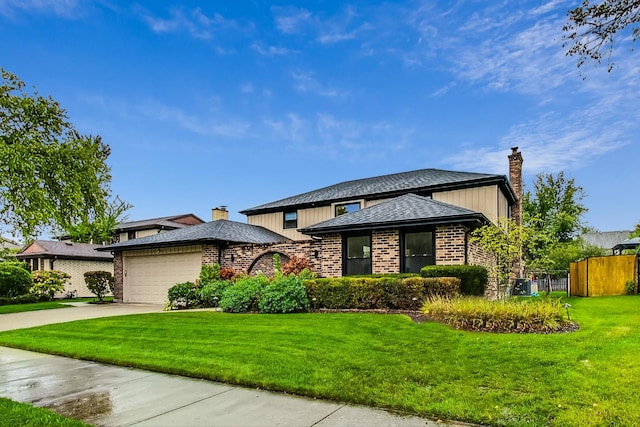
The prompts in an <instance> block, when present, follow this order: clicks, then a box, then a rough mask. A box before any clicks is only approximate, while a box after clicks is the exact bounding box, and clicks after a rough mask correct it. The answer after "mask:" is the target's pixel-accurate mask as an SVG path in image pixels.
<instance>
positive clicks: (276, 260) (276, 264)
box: [273, 253, 282, 276]
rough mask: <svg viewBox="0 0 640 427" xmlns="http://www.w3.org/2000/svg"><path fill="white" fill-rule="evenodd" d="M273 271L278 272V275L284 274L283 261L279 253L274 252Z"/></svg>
mask: <svg viewBox="0 0 640 427" xmlns="http://www.w3.org/2000/svg"><path fill="white" fill-rule="evenodd" d="M273 271H275V272H276V276H282V261H281V260H280V254H278V253H275V254H273Z"/></svg>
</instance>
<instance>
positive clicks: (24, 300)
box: [0, 294, 40, 305]
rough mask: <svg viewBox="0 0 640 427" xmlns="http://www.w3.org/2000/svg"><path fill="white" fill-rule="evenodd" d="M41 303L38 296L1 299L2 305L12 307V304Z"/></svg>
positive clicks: (27, 295) (29, 295)
mask: <svg viewBox="0 0 640 427" xmlns="http://www.w3.org/2000/svg"><path fill="white" fill-rule="evenodd" d="M38 301H40V300H39V298H38V297H37V296H36V295H33V294H25V295H19V296H17V297H12V298H9V297H0V305H12V304H32V303H34V302H38Z"/></svg>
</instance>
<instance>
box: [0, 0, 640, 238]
mask: <svg viewBox="0 0 640 427" xmlns="http://www.w3.org/2000/svg"><path fill="white" fill-rule="evenodd" d="M579 3H580V1H579V0H573V1H562V0H550V1H548V2H544V1H524V0H519V1H511V2H503V1H500V2H497V1H493V0H488V1H471V0H470V1H438V2H433V1H430V2H429V1H424V2H419V1H398V2H395V1H394V2H383V3H376V2H372V1H353V2H348V3H347V2H339V1H318V2H291V3H286V2H262V1H220V0H218V1H199V2H197V1H140V2H138V3H130V2H125V1H116V0H97V1H88V0H86V1H83V0H0V40H2V43H1V44H0V66H1V67H3V68H5V69H7V70H9V71H11V72H13V73H15V74H17V75H18V76H19V77H20V78H21V79H22V80H24V81H25V82H26V83H27V84H28V85H32V86H35V87H36V89H37V90H38V91H39V92H40V93H41V94H48V95H51V96H52V97H53V98H55V99H56V100H58V101H59V102H60V103H61V104H62V106H63V107H64V108H65V109H66V110H67V111H68V113H69V115H70V118H71V121H72V122H73V123H74V124H75V125H76V127H77V128H78V130H79V131H80V132H81V133H84V134H92V135H101V136H102V138H103V140H104V141H105V142H106V143H108V144H109V145H110V146H111V148H112V151H113V154H112V156H111V157H110V159H109V163H110V166H111V167H112V175H113V182H112V189H113V191H114V193H116V194H119V195H120V196H121V197H122V198H123V199H124V200H126V201H128V202H130V203H132V204H133V205H134V208H133V209H132V210H131V211H129V219H130V220H135V219H144V218H150V217H156V216H164V215H172V214H181V213H188V212H192V213H194V214H196V215H198V216H200V217H201V218H203V219H204V220H210V217H211V213H210V210H211V208H213V207H215V206H219V205H227V206H228V207H229V210H230V219H233V220H237V221H242V222H244V221H245V217H244V216H242V215H240V214H239V213H238V211H240V210H243V209H246V208H250V207H253V206H256V205H259V204H262V203H266V202H270V201H274V200H277V199H280V198H283V197H287V196H291V195H294V194H298V193H302V192H305V191H309V190H313V189H316V188H320V187H323V186H326V185H331V184H334V183H337V182H341V181H345V180H351V179H358V178H365V177H370V176H376V175H382V174H387V173H394V172H401V171H408V170H415V169H421V168H429V167H434V168H441V169H451V170H462V171H479V172H488V173H500V174H507V173H508V169H507V154H508V153H509V152H510V147H512V146H519V147H520V148H521V151H522V153H523V157H524V171H525V185H526V188H527V189H530V188H531V182H532V180H533V178H534V177H535V175H536V174H537V173H539V172H551V173H557V172H559V171H564V172H565V173H566V174H567V175H568V176H569V177H572V178H575V180H576V182H577V184H578V185H581V186H582V187H583V188H584V190H585V192H586V194H587V198H586V199H585V200H584V203H585V204H586V205H587V207H588V208H589V213H588V214H587V216H586V220H587V222H588V223H589V224H590V225H592V226H594V227H596V228H598V229H600V230H601V231H610V230H621V229H631V228H633V226H634V225H635V224H636V223H637V222H638V221H640V197H639V196H638V192H639V190H638V183H640V167H639V166H638V160H639V159H640V148H639V144H638V141H637V135H638V130H639V129H638V125H639V123H640V121H639V120H638V115H639V114H640V97H638V93H639V90H638V89H639V88H638V83H639V77H640V52H631V51H630V49H629V47H628V46H621V49H620V50H619V51H617V52H616V54H615V55H614V60H615V62H616V64H617V66H616V67H615V68H614V70H613V71H612V72H611V73H607V69H606V68H607V67H606V64H605V65H602V66H600V67H594V66H592V65H586V66H585V67H584V68H583V69H582V75H581V74H580V72H579V71H578V70H577V68H576V59H575V58H570V57H566V56H565V55H564V51H563V48H562V26H563V24H564V22H565V16H566V11H567V10H568V9H569V8H571V7H575V6H576V5H578V4H579Z"/></svg>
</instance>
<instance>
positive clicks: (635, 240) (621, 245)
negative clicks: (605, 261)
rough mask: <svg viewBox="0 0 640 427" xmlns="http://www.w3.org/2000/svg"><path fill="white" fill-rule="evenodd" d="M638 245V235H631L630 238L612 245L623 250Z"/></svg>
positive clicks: (639, 238)
mask: <svg viewBox="0 0 640 427" xmlns="http://www.w3.org/2000/svg"><path fill="white" fill-rule="evenodd" d="M638 246H640V237H633V238H631V239H627V240H625V241H624V242H620V243H618V244H617V245H615V246H614V247H613V249H614V250H618V249H619V250H623V249H635V248H637V247H638Z"/></svg>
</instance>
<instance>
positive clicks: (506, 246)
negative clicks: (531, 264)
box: [469, 218, 531, 288]
mask: <svg viewBox="0 0 640 427" xmlns="http://www.w3.org/2000/svg"><path fill="white" fill-rule="evenodd" d="M530 231H531V230H530V229H529V228H527V227H524V226H521V225H518V224H516V222H515V221H514V220H513V219H511V218H509V219H507V218H500V219H499V226H496V225H494V224H489V225H485V226H482V227H480V228H477V229H475V230H473V231H472V232H471V238H470V239H469V242H470V243H477V244H478V245H480V247H481V248H482V249H484V250H485V251H487V252H491V253H493V254H495V257H496V263H495V265H494V266H491V267H490V270H491V274H492V275H493V276H494V277H497V278H498V281H499V283H500V284H501V285H502V287H503V288H506V286H508V284H509V278H510V276H511V272H512V271H513V269H514V267H515V266H516V265H517V264H518V263H519V262H520V260H521V259H522V251H523V247H525V246H526V245H528V244H529V242H530V241H531V233H530Z"/></svg>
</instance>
